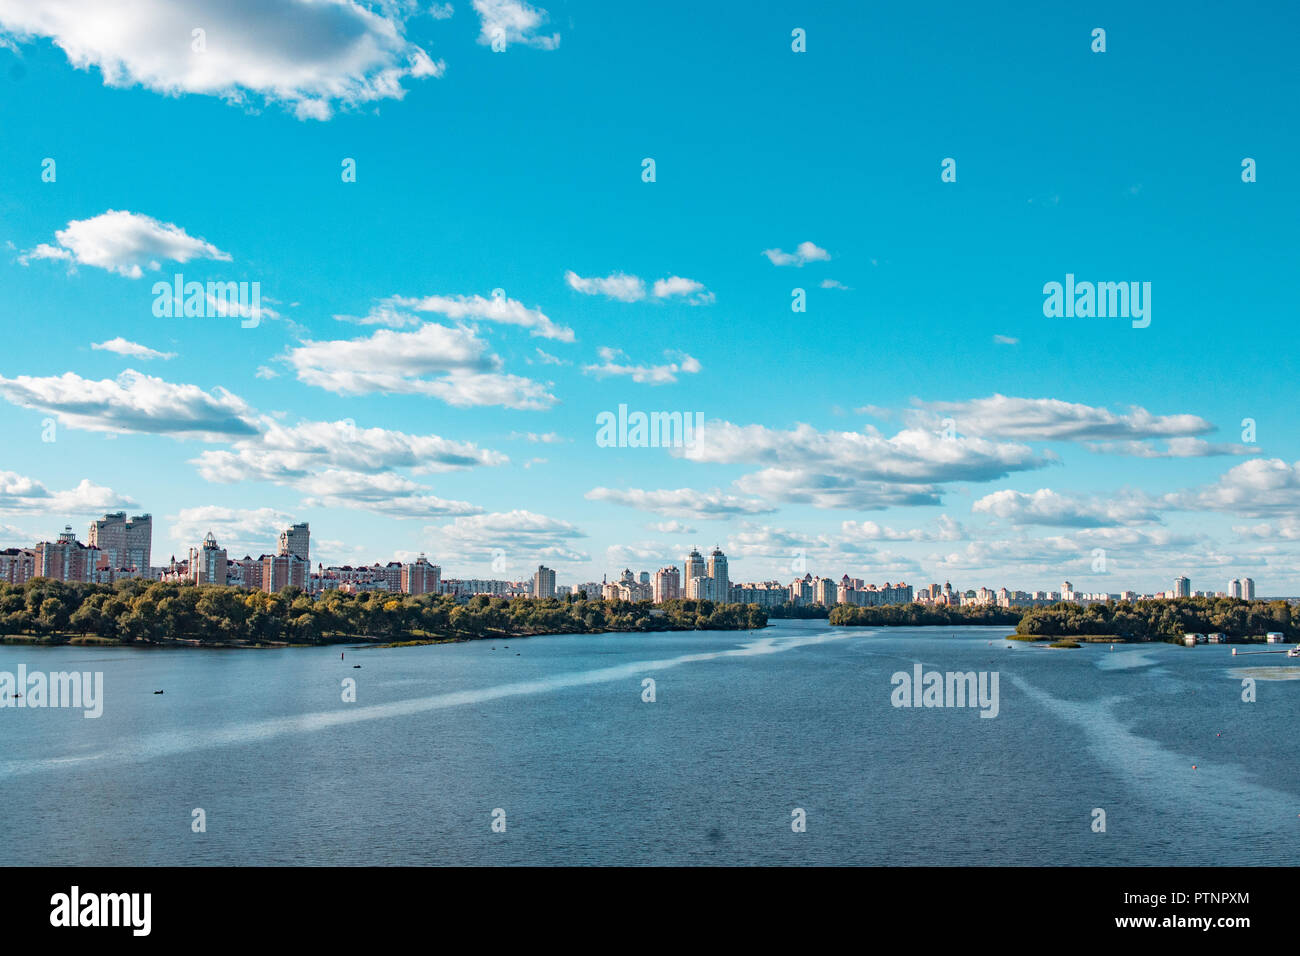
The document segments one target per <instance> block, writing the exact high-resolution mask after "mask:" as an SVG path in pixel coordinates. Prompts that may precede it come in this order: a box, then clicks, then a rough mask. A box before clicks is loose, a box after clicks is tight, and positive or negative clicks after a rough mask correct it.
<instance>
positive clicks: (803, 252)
mask: <svg viewBox="0 0 1300 956" xmlns="http://www.w3.org/2000/svg"><path fill="white" fill-rule="evenodd" d="M763 255H765V256H767V258H768V260H769V261H771V263H772V265H774V266H796V267H798V268H803V267H804V266H805V265H806V264H807V263H809V262H829V261H830V258H831V254H830V253H829V252H827V251H826V250H825V249H823V248H821V247H820V246H818V245H817V244H816V243H813V242H801V243H799V245H797V246H796V247H795V250H794V252H782V251H781V250H780V249H764V250H763Z"/></svg>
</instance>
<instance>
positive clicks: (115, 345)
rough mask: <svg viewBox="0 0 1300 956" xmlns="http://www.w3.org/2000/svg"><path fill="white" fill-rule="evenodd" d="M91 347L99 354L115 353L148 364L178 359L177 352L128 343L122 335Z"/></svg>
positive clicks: (93, 344)
mask: <svg viewBox="0 0 1300 956" xmlns="http://www.w3.org/2000/svg"><path fill="white" fill-rule="evenodd" d="M90 347H91V348H92V349H95V350H96V351H98V352H113V353H115V354H117V355H125V356H127V357H128V358H137V359H142V360H144V361H146V362H147V361H149V360H151V359H162V360H164V361H166V360H167V359H174V358H175V357H176V353H175V352H159V351H157V350H156V349H151V348H149V346H147V345H141V344H140V343H139V342H130V341H127V340H126V339H124V338H122V336H120V335H119V336H118V337H117V338H113V339H109V340H108V341H106V342H93V343H91V346H90Z"/></svg>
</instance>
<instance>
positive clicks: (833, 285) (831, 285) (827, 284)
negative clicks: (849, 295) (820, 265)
mask: <svg viewBox="0 0 1300 956" xmlns="http://www.w3.org/2000/svg"><path fill="white" fill-rule="evenodd" d="M821 287H822V288H823V289H839V290H840V291H841V292H848V291H850V289H849V287H848V286H846V285H845V284H844V283H843V282H840V281H839V280H838V279H822V281H821Z"/></svg>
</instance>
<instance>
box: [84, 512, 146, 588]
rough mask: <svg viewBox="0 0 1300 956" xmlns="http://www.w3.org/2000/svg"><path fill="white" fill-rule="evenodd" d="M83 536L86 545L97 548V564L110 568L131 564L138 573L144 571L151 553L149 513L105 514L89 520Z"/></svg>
mask: <svg viewBox="0 0 1300 956" xmlns="http://www.w3.org/2000/svg"><path fill="white" fill-rule="evenodd" d="M86 538H87V544H88V545H89V546H90V547H92V548H98V549H99V558H100V563H101V564H103V565H105V566H107V567H109V568H111V569H112V570H114V571H116V570H117V569H118V568H135V569H137V570H138V571H140V572H141V573H147V572H148V570H149V561H150V560H151V559H152V557H153V517H152V516H150V515H135V516H133V517H131V518H127V516H126V512H125V511H117V512H113V513H110V514H106V515H104V517H102V518H100V519H99V520H98V521H92V522H91V523H90V530H89V531H88V532H87V535H86Z"/></svg>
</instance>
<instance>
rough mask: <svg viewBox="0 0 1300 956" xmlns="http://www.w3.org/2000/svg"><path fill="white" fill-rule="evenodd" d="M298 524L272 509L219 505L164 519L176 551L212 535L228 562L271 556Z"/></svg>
mask: <svg viewBox="0 0 1300 956" xmlns="http://www.w3.org/2000/svg"><path fill="white" fill-rule="evenodd" d="M300 520H302V519H301V518H297V517H295V516H293V515H291V514H289V513H288V512H286V511H279V510H277V509H275V508H224V507H221V506H219V505H200V506H197V507H194V508H182V509H181V510H180V511H178V512H177V513H176V514H174V515H168V516H167V522H168V527H169V535H170V537H171V539H172V540H173V541H174V542H176V544H177V546H178V547H180V548H187V547H190V546H193V545H197V544H198V543H199V542H201V541H202V540H203V538H204V536H205V535H206V534H207V533H208V532H209V531H211V532H212V536H213V537H214V538H216V539H217V544H218V545H220V546H221V547H223V548H225V549H226V552H227V554H228V555H229V557H230V558H231V560H235V559H236V558H239V557H242V556H243V555H244V554H248V555H249V556H251V557H254V558H256V557H258V556H259V555H262V554H274V553H275V548H276V544H277V540H278V538H279V535H280V532H281V531H282V530H283V529H285V528H287V527H288V526H289V525H291V524H293V523H294V522H295V521H300ZM312 543H313V545H315V544H316V542H314V541H313V542H312Z"/></svg>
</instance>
